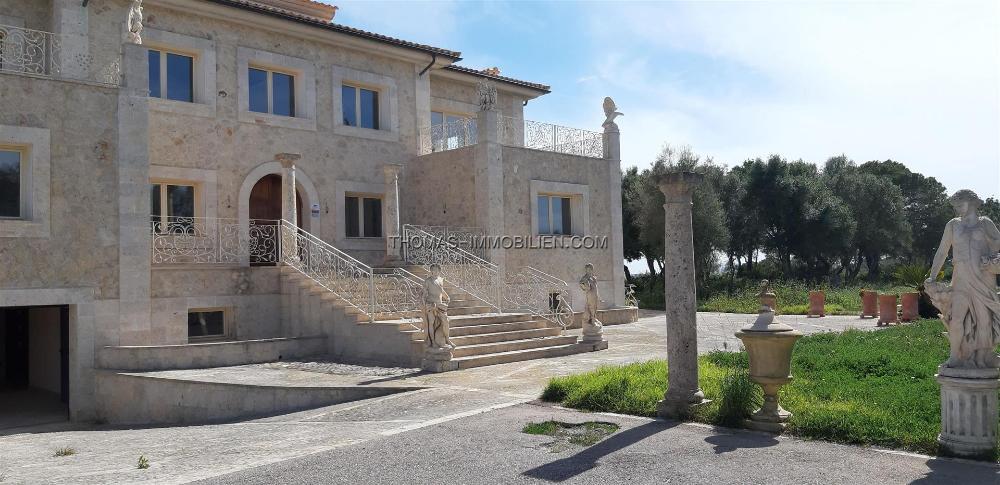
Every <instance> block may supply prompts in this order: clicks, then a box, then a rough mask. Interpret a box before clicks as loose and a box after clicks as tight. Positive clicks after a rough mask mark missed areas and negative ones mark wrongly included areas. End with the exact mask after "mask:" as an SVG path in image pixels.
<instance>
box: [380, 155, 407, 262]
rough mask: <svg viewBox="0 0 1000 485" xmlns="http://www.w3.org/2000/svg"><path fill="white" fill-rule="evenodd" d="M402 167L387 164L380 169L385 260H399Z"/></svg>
mask: <svg viewBox="0 0 1000 485" xmlns="http://www.w3.org/2000/svg"><path fill="white" fill-rule="evenodd" d="M402 170H403V166H402V165H396V164H393V163H388V164H386V165H385V166H383V167H382V173H383V175H385V197H384V198H385V200H384V202H385V209H384V210H385V217H384V218H383V219H382V235H383V236H385V260H386V262H389V261H397V260H399V257H400V256H399V249H400V244H399V243H400V241H399V235H400V231H399V172H400V171H402Z"/></svg>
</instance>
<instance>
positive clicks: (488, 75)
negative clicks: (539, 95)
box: [445, 64, 552, 93]
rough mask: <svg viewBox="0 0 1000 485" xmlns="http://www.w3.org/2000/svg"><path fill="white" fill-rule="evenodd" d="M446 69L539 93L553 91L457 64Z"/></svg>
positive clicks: (546, 87)
mask: <svg viewBox="0 0 1000 485" xmlns="http://www.w3.org/2000/svg"><path fill="white" fill-rule="evenodd" d="M445 69H450V70H452V71H458V72H464V73H466V74H472V75H475V76H482V77H485V78H489V79H494V80H497V81H502V82H505V83H510V84H516V85H518V86H524V87H526V88H531V89H535V90H538V91H543V92H546V93H549V92H552V91H551V89H550V87H549V86H548V85H547V84H539V83H533V82H530V81H522V80H520V79H514V78H512V77H507V76H500V75H494V74H492V73H488V72H486V70H485V69H473V68H471V67H465V66H459V65H456V64H452V65H450V66H445Z"/></svg>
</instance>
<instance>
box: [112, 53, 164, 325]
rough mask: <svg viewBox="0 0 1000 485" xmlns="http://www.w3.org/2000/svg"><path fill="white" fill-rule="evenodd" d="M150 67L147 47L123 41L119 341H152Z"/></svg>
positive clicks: (120, 119)
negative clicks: (147, 62) (147, 59)
mask: <svg viewBox="0 0 1000 485" xmlns="http://www.w3.org/2000/svg"><path fill="white" fill-rule="evenodd" d="M148 73H149V69H148V66H147V64H146V50H145V49H144V48H143V47H142V46H140V45H134V44H124V45H123V46H122V86H121V88H120V89H119V90H118V154H117V155H118V288H119V289H118V299H119V302H118V303H119V305H118V312H119V345H151V344H157V343H161V342H153V341H151V330H152V328H151V326H152V323H151V319H150V311H151V306H150V269H151V263H150V252H151V244H152V237H151V235H150V226H149V213H150V207H149V98H148V95H149V88H148V85H149V84H148V82H147V79H148Z"/></svg>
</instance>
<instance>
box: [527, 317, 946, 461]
mask: <svg viewBox="0 0 1000 485" xmlns="http://www.w3.org/2000/svg"><path fill="white" fill-rule="evenodd" d="M942 331H943V328H942V325H941V322H940V321H939V320H921V321H918V322H915V323H914V324H912V325H905V326H901V327H893V328H889V329H886V330H882V331H878V332H863V331H859V330H849V331H846V332H844V333H825V334H818V335H809V336H806V337H803V338H802V339H801V340H799V342H798V343H797V344H796V347H795V352H794V354H793V358H792V374H793V376H794V380H793V381H792V382H791V383H790V384H789V385H787V386H785V387H784V388H783V389H782V391H781V404H782V406H783V407H785V408H786V409H788V410H789V411H791V412H792V413H794V416H793V417H792V419H791V420H790V422H789V427H788V433H791V434H795V435H798V436H801V437H805V438H813V439H823V440H829V441H836V442H841V443H850V444H859V445H876V446H882V447H887V448H896V449H903V450H908V451H914V452H919V453H928V454H936V453H937V434H938V432H939V430H940V419H941V418H940V412H941V411H940V399H939V392H940V391H939V387H938V384H937V382H936V381H935V380H934V373H935V371H936V370H937V366H938V365H939V364H940V363H941V362H943V361H944V360H945V358H946V357H947V356H948V343H947V341H946V339H945V338H944V336H943V335H942ZM746 359H747V356H746V353H745V352H738V353H736V352H721V351H720V352H713V353H710V354H707V355H703V356H701V357H700V358H699V365H698V368H699V372H700V380H701V386H702V389H703V390H704V392H705V395H706V397H707V398H708V399H712V403H710V404H709V405H707V406H703V407H701V408H699V409H698V411H697V412H696V413H695V415H694V416H693V419H694V420H696V421H700V422H704V423H711V424H725V421H727V420H726V418H725V416H724V414H723V413H721V412H720V409H719V405H720V396H721V394H722V392H721V391H722V385H723V382H724V380H725V379H726V377H727V376H731V375H732V374H733V371H734V370H738V369H740V368H743V367H744V366H745V365H746ZM666 387H667V365H666V362H665V361H662V360H654V361H648V362H640V363H635V364H629V365H625V366H605V367H601V368H599V369H597V370H594V371H592V372H588V373H585V374H579V375H572V376H566V377H557V378H554V379H552V380H551V381H550V382H549V385H548V387H546V388H545V391H544V392H543V394H542V399H544V400H547V401H553V402H561V403H562V404H563V405H564V406H568V407H573V408H577V409H584V410H589V411H606V412H615V413H623V414H634V415H639V416H655V415H656V402H657V401H658V400H660V399H661V398H662V397H663V393H664V392H665V391H666Z"/></svg>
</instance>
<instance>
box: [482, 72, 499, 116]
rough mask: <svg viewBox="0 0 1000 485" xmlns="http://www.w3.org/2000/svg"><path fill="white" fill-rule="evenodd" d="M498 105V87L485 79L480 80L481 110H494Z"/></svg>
mask: <svg viewBox="0 0 1000 485" xmlns="http://www.w3.org/2000/svg"><path fill="white" fill-rule="evenodd" d="M496 107H497V87H496V86H494V85H493V83H491V82H489V81H487V80H485V79H483V80H481V81H479V110H480V111H493V110H495V109H496Z"/></svg>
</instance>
